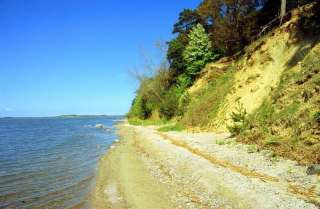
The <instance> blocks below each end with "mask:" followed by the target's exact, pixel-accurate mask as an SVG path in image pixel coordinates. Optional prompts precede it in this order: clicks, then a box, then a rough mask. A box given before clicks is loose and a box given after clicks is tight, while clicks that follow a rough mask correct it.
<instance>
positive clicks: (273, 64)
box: [183, 15, 314, 131]
mask: <svg viewBox="0 0 320 209" xmlns="http://www.w3.org/2000/svg"><path fill="white" fill-rule="evenodd" d="M298 20H299V18H298V15H293V17H292V18H291V20H290V21H288V22H286V23H285V24H284V25H282V26H281V27H279V28H278V29H276V30H275V31H273V32H271V33H270V34H268V35H266V36H265V37H263V38H261V39H260V40H258V41H256V42H255V43H253V44H252V45H251V46H249V47H248V48H247V49H246V50H245V51H246V53H245V54H244V55H243V56H241V57H240V58H238V59H236V60H233V61H231V62H227V63H223V62H222V63H219V62H218V63H213V64H209V65H208V66H207V67H206V68H205V69H204V70H203V72H202V76H201V77H200V78H199V79H198V80H197V82H196V83H195V84H194V86H193V87H191V89H190V90H189V93H190V97H191V99H192V100H193V101H192V102H191V107H190V108H189V109H188V111H187V113H186V114H185V119H184V120H183V121H184V122H185V124H186V125H191V126H194V125H196V124H199V125H200V126H206V127H204V128H207V129H208V128H209V129H211V130H216V131H226V130H227V126H228V125H231V123H232V121H231V117H230V114H232V113H233V112H235V111H236V110H237V108H238V106H239V104H242V105H243V106H244V107H245V109H246V111H247V113H249V114H250V113H253V112H254V111H255V110H257V109H258V108H259V107H260V106H261V105H262V103H263V101H264V100H265V98H266V97H267V96H269V95H270V94H271V92H272V91H273V90H274V89H275V88H276V87H277V85H278V84H279V82H280V79H281V76H282V74H283V72H284V71H286V70H294V69H293V68H294V67H296V65H298V63H297V62H295V61H294V59H297V56H299V55H297V54H299V53H302V52H301V51H303V52H305V51H306V49H310V48H311V47H312V44H314V42H313V41H307V40H304V41H299V40H298V37H295V36H297V35H296V34H295V33H296V31H297V29H296V28H295V27H296V25H297V24H298ZM213 71H216V72H215V73H213ZM219 72H222V73H220V74H219ZM226 72H227V73H229V74H230V75H229V76H226V75H225V74H226ZM220 80H221V82H220ZM210 85H213V86H214V88H212V89H211V92H208V89H210ZM219 85H222V86H223V88H219V87H218V86H219ZM215 93H216V94H217V95H215V98H214V99H212V100H219V102H215V101H211V102H208V100H210V97H212V94H215ZM202 97H204V98H202ZM201 101H202V102H201ZM206 103H208V104H209V103H210V104H211V105H212V106H211V108H205V107H203V106H206ZM201 107H203V110H204V111H205V112H206V113H209V114H207V115H206V114H204V116H203V117H207V118H208V119H206V118H199V119H198V118H197V114H199V109H200V108H201ZM198 117H201V116H198ZM192 120H195V121H194V122H193V121H192Z"/></svg>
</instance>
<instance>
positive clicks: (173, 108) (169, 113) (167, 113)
mask: <svg viewBox="0 0 320 209" xmlns="http://www.w3.org/2000/svg"><path fill="white" fill-rule="evenodd" d="M179 96H180V95H179V91H178V89H177V88H176V87H174V86H173V87H171V88H170V89H169V90H168V91H167V92H166V94H165V95H164V97H163V100H162V101H161V103H160V106H159V113H160V117H161V118H164V119H167V120H169V119H171V118H172V117H173V116H175V115H176V114H177V111H178V108H177V107H178V105H179Z"/></svg>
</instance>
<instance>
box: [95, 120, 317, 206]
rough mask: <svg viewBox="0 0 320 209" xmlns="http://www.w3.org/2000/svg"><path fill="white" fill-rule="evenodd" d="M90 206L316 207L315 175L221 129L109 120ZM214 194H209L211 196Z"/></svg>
mask: <svg viewBox="0 0 320 209" xmlns="http://www.w3.org/2000/svg"><path fill="white" fill-rule="evenodd" d="M117 129H118V136H119V140H118V141H116V142H115V143H114V144H113V145H112V146H111V147H110V149H109V150H108V151H107V153H106V154H105V155H104V156H103V157H102V158H101V160H100V162H99V169H98V175H97V181H96V188H95V194H94V195H93V196H94V197H93V201H92V206H93V208H97V209H98V208H99V209H104V208H108V209H109V208H117V209H122V208H137V209H150V208H156V209H162V208H163V209H170V208H292V209H293V208H318V207H319V205H320V204H319V203H320V177H319V176H308V175H306V174H305V167H302V166H298V165H297V164H296V162H293V161H290V160H285V159H277V160H275V159H273V158H271V157H270V156H268V153H267V152H265V153H264V152H255V151H254V150H249V149H251V147H250V146H248V145H243V144H238V143H236V142H235V141H234V139H230V138H227V137H226V135H223V134H213V133H197V134H192V133H185V132H165V133H163V132H158V131H157V130H156V129H155V127H141V126H131V125H128V124H127V123H121V124H119V125H117ZM213 197H214V198H213Z"/></svg>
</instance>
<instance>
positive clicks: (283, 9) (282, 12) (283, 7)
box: [280, 0, 287, 23]
mask: <svg viewBox="0 0 320 209" xmlns="http://www.w3.org/2000/svg"><path fill="white" fill-rule="evenodd" d="M286 7H287V0H281V10H280V23H282V20H283V17H284V16H285V14H286Z"/></svg>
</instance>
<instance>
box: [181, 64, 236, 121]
mask: <svg viewBox="0 0 320 209" xmlns="http://www.w3.org/2000/svg"><path fill="white" fill-rule="evenodd" d="M234 73H235V70H234V68H233V67H230V68H229V69H228V70H227V72H225V73H221V74H218V75H216V77H215V79H213V80H211V81H210V83H209V84H208V86H207V87H206V88H204V89H202V90H201V92H199V93H198V94H197V95H195V96H194V98H193V99H192V101H191V102H190V104H189V106H188V108H187V111H186V112H185V114H184V117H183V118H182V120H181V123H182V124H183V125H185V126H200V127H207V126H208V125H210V122H211V121H212V119H213V118H215V117H216V115H217V113H218V110H219V108H220V107H221V105H223V100H224V98H225V97H226V96H227V94H228V93H229V92H230V90H231V87H232V83H233V76H234Z"/></svg>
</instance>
